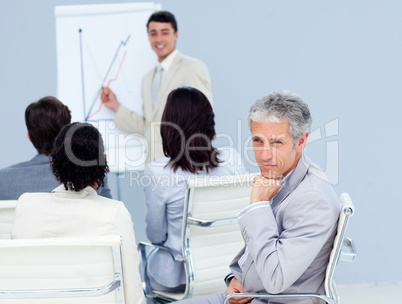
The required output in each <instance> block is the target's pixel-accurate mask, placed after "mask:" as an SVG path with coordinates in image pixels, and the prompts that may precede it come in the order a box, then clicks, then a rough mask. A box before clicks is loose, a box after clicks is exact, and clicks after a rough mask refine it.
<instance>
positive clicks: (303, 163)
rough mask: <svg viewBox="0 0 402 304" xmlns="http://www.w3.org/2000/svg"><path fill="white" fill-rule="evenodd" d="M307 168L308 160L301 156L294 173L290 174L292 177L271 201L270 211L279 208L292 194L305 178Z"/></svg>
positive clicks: (308, 165) (308, 166)
mask: <svg viewBox="0 0 402 304" xmlns="http://www.w3.org/2000/svg"><path fill="white" fill-rule="evenodd" d="M309 168H310V160H309V159H308V157H307V156H304V154H303V155H302V156H301V157H300V159H299V162H298V163H297V166H296V167H295V169H294V171H293V172H292V175H291V176H289V179H288V180H287V181H286V184H285V185H284V186H283V187H282V189H281V190H280V191H279V192H278V193H277V194H276V195H275V196H274V198H273V199H272V204H271V207H272V209H275V208H276V207H277V206H279V205H280V203H282V202H283V201H284V200H285V199H286V198H287V197H288V196H289V194H290V193H292V192H293V191H294V190H295V189H296V188H297V186H299V184H300V183H301V182H302V180H303V179H304V177H305V176H306V174H307V172H308V169H309Z"/></svg>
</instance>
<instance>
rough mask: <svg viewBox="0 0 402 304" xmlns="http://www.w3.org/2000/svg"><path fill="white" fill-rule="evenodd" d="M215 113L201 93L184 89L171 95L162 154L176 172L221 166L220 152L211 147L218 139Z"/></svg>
mask: <svg viewBox="0 0 402 304" xmlns="http://www.w3.org/2000/svg"><path fill="white" fill-rule="evenodd" d="M214 117H215V115H214V112H213V110H212V107H211V104H210V102H209V101H208V99H207V97H205V95H204V94H203V93H202V92H200V91H199V90H197V89H195V88H191V87H181V88H178V89H175V90H173V91H172V92H170V94H169V96H168V98H167V102H166V107H165V110H164V112H163V115H162V125H161V136H162V144H163V152H164V154H165V155H166V156H168V157H170V161H169V163H168V165H171V167H172V169H173V170H174V171H176V170H177V169H178V168H181V169H182V170H184V171H189V172H192V173H196V172H197V171H199V170H203V169H205V170H206V171H207V172H208V171H209V170H210V169H213V168H215V167H217V166H218V164H219V159H218V157H217V156H218V154H219V152H218V151H217V150H216V149H215V148H214V147H213V146H212V143H211V141H212V140H213V139H214V137H215V121H214Z"/></svg>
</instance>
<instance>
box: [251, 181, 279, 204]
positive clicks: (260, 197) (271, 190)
mask: <svg viewBox="0 0 402 304" xmlns="http://www.w3.org/2000/svg"><path fill="white" fill-rule="evenodd" d="M281 180H282V176H280V177H275V175H274V176H272V177H264V176H262V175H257V176H255V177H254V180H253V189H252V190H251V195H250V202H251V203H252V204H253V203H257V202H262V201H269V200H270V199H271V198H273V197H274V196H275V195H276V194H277V193H278V191H279V189H280V188H281Z"/></svg>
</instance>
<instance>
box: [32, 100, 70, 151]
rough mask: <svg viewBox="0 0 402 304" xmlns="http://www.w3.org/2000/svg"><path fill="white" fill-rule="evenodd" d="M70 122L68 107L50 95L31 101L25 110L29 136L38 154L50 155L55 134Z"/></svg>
mask: <svg viewBox="0 0 402 304" xmlns="http://www.w3.org/2000/svg"><path fill="white" fill-rule="evenodd" d="M70 122H71V112H70V110H69V109H68V107H67V106H65V105H64V104H62V103H61V101H60V100H58V99H57V98H55V97H52V96H46V97H43V98H41V99H39V100H38V101H37V102H33V103H31V104H30V105H29V106H28V107H27V108H26V110H25V124H26V125H27V129H28V134H29V138H30V140H31V142H32V144H33V145H34V147H35V148H36V150H37V151H38V153H40V154H46V155H50V153H51V152H52V147H53V143H54V140H55V138H56V136H57V134H59V132H60V130H61V128H62V127H64V126H65V125H67V124H69V123H70Z"/></svg>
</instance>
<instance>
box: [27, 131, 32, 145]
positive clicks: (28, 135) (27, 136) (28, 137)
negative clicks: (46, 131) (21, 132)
mask: <svg viewBox="0 0 402 304" xmlns="http://www.w3.org/2000/svg"><path fill="white" fill-rule="evenodd" d="M27 137H28V139H29V141H30V142H32V140H31V137H30V136H29V132H28V131H27Z"/></svg>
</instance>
